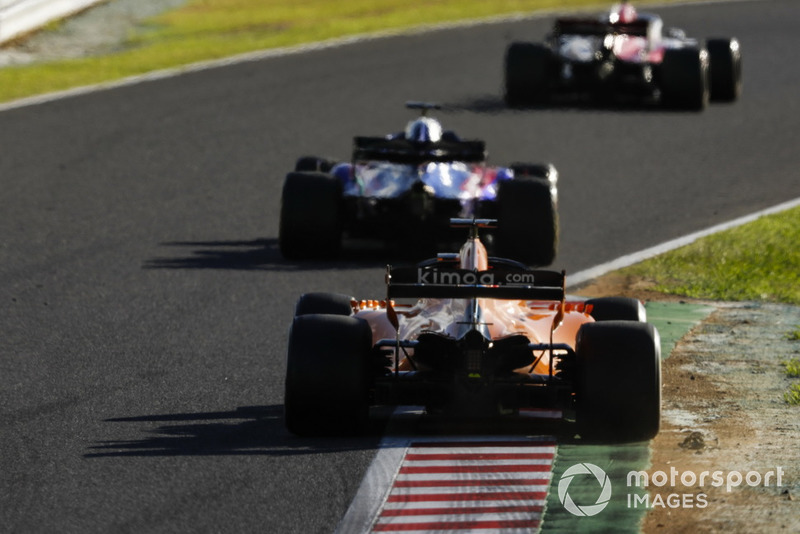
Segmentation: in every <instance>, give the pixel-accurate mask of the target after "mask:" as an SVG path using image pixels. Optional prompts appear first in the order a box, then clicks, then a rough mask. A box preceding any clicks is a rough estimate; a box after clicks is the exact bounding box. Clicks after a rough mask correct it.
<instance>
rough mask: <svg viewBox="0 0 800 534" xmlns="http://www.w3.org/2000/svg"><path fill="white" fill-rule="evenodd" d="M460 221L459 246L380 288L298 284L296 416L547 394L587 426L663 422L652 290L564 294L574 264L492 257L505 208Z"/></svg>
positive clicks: (497, 409)
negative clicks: (638, 294)
mask: <svg viewBox="0 0 800 534" xmlns="http://www.w3.org/2000/svg"><path fill="white" fill-rule="evenodd" d="M451 222H452V224H453V225H454V226H455V227H469V228H470V236H469V238H468V239H467V241H466V243H465V244H464V245H463V246H462V247H461V250H460V252H458V253H457V254H455V253H448V254H439V255H438V256H437V257H436V258H432V259H430V260H427V261H424V262H422V263H420V264H418V265H417V266H415V267H404V268H392V267H387V271H386V295H384V296H383V298H380V299H376V300H366V301H365V300H362V301H357V300H355V299H353V298H351V297H349V296H344V295H338V294H330V293H308V294H305V295H303V296H302V297H301V298H300V300H299V301H298V303H297V306H296V310H295V317H294V320H293V322H292V326H291V329H290V332H289V347H288V361H287V373H286V384H285V386H286V389H285V410H286V424H287V427H288V429H289V430H290V431H291V432H293V433H295V434H299V435H326V434H327V435H330V434H337V433H353V432H358V431H359V430H361V429H362V428H363V425H364V424H365V422H366V420H367V417H368V413H369V410H368V408H369V407H370V406H372V405H422V406H425V407H426V408H427V410H428V411H429V412H436V413H444V414H453V415H471V416H486V415H489V416H501V415H513V414H517V413H519V412H520V410H525V409H529V408H534V409H536V408H548V409H554V410H560V411H561V412H562V413H563V414H564V415H565V416H568V417H571V416H572V414H574V417H575V420H576V422H577V425H578V429H579V432H580V433H581V435H582V436H583V437H588V438H590V439H591V438H600V439H606V438H611V439H624V440H641V439H649V438H652V437H653V436H654V435H656V434H657V432H658V428H659V421H660V415H661V357H660V352H661V351H660V342H659V336H658V332H657V331H656V329H655V328H654V327H653V326H652V325H651V324H648V323H646V322H645V310H644V307H643V305H642V304H641V302H639V301H638V300H636V299H626V298H618V297H612V298H597V299H590V300H578V299H567V298H566V292H565V282H564V280H565V277H564V273H563V272H555V271H548V270H541V269H539V270H537V269H529V268H527V267H526V266H525V265H523V264H521V263H519V262H516V261H513V260H505V259H499V258H492V257H488V255H487V253H486V249H485V247H484V246H483V244H482V243H481V240H480V237H479V235H478V234H479V229H481V228H491V227H492V226H493V224H494V222H495V221H492V220H487V219H484V220H481V219H477V220H476V219H453V220H452V221H451ZM403 301H405V302H407V303H405V304H402V303H400V302H403Z"/></svg>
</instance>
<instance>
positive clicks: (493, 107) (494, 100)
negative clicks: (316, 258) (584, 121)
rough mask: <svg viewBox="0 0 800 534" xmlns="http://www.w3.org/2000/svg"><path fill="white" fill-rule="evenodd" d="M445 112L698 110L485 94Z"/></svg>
mask: <svg viewBox="0 0 800 534" xmlns="http://www.w3.org/2000/svg"><path fill="white" fill-rule="evenodd" d="M442 110H443V111H447V112H451V113H458V112H467V113H488V114H491V115H500V114H509V113H532V112H536V111H561V112H567V113H571V112H576V111H581V112H585V111H591V112H600V113H642V112H647V113H688V114H695V113H698V112H699V111H697V110H687V109H680V108H670V107H666V106H663V105H661V103H660V102H659V101H658V100H657V99H655V98H641V97H619V98H613V99H599V98H596V97H593V96H591V95H580V94H578V95H570V94H567V95H563V96H554V97H552V98H551V99H550V101H548V102H547V103H545V104H536V105H529V106H515V107H510V106H508V105H507V104H506V103H505V100H504V99H503V97H502V96H501V95H482V96H476V97H474V98H469V99H465V100H462V101H459V102H449V103H442Z"/></svg>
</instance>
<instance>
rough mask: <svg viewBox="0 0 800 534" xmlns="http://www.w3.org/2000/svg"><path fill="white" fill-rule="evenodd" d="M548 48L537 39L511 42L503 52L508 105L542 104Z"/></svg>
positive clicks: (546, 90) (545, 82) (546, 83)
mask: <svg viewBox="0 0 800 534" xmlns="http://www.w3.org/2000/svg"><path fill="white" fill-rule="evenodd" d="M550 57H551V53H550V50H549V49H548V48H547V47H545V46H543V45H541V44H538V43H511V44H510V45H509V47H508V49H506V56H505V66H504V68H505V80H504V82H505V83H504V87H505V101H506V105H508V106H511V107H523V106H530V105H541V104H544V103H546V101H547V97H548V82H547V73H548V67H549V64H550Z"/></svg>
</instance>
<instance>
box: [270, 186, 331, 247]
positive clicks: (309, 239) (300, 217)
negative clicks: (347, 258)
mask: <svg viewBox="0 0 800 534" xmlns="http://www.w3.org/2000/svg"><path fill="white" fill-rule="evenodd" d="M342 218H343V215H342V184H341V182H340V181H339V180H337V179H336V178H335V177H333V176H331V175H330V174H326V173H321V172H290V173H289V174H288V175H287V176H286V181H285V182H284V184H283V193H282V195H281V215H280V228H279V230H278V234H279V235H278V241H279V245H280V250H281V254H283V256H284V257H285V258H288V259H292V260H294V259H298V260H304V259H327V258H332V257H335V256H336V255H337V254H338V253H339V250H340V249H341V244H342Z"/></svg>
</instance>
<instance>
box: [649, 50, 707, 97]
mask: <svg viewBox="0 0 800 534" xmlns="http://www.w3.org/2000/svg"><path fill="white" fill-rule="evenodd" d="M708 64H709V61H708V52H707V51H706V50H705V49H699V48H676V49H669V50H667V51H665V52H664V61H663V63H662V64H661V98H662V100H663V102H664V104H665V105H666V106H668V107H672V108H678V109H687V110H694V111H701V110H703V109H705V107H706V106H707V105H708V99H709V94H710V90H709V85H710V82H709V67H708Z"/></svg>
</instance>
